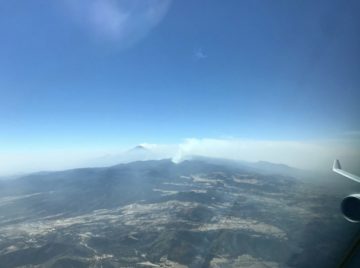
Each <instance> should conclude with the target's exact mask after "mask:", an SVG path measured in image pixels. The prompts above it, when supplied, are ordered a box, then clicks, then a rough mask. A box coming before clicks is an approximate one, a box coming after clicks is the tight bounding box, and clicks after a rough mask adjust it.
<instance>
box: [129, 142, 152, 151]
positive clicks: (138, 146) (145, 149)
mask: <svg viewBox="0 0 360 268" xmlns="http://www.w3.org/2000/svg"><path fill="white" fill-rule="evenodd" d="M129 151H130V152H148V151H149V149H148V148H146V147H145V146H144V145H141V144H139V145H136V146H135V147H134V148H132V149H130V150H129Z"/></svg>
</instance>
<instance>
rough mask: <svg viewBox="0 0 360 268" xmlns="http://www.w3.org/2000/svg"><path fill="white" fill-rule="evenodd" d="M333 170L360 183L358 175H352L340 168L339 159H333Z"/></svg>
mask: <svg viewBox="0 0 360 268" xmlns="http://www.w3.org/2000/svg"><path fill="white" fill-rule="evenodd" d="M333 171H334V172H336V173H338V174H340V175H342V176H344V177H347V178H349V179H350V180H353V181H356V182H358V183H360V177H358V176H356V175H353V174H351V173H349V172H347V171H345V170H342V169H341V165H340V161H339V160H337V159H336V160H335V161H334V165H333Z"/></svg>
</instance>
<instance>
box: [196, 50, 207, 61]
mask: <svg viewBox="0 0 360 268" xmlns="http://www.w3.org/2000/svg"><path fill="white" fill-rule="evenodd" d="M194 57H195V59H197V60H203V59H206V58H207V57H208V56H207V55H206V54H205V53H204V51H203V50H202V49H201V48H199V49H197V50H196V51H195V52H194Z"/></svg>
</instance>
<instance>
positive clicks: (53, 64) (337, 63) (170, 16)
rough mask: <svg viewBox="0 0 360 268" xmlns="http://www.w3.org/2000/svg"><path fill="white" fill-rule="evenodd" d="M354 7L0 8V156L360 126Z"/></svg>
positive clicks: (315, 134) (38, 1)
mask: <svg viewBox="0 0 360 268" xmlns="http://www.w3.org/2000/svg"><path fill="white" fill-rule="evenodd" d="M359 14H360V2H359V1H356V0H353V1H340V0H338V1H329V0H323V1H313V0H311V1H310V0H309V1H288V0H282V1H265V0H264V1H260V0H255V1H254V0H248V1H238V0H233V1H230V0H228V1H218V0H216V1H215V0H203V1H190V0H186V1H185V0H184V1H183V0H177V1H172V2H169V1H160V0H156V1H142V0H141V1H134V0H131V1H130V2H129V1H115V0H114V1H112V0H103V1H100V0H78V1H70V0H66V1H47V0H46V1H45V0H34V1H21V0H12V1H1V3H0V36H1V41H0V94H1V95H0V146H1V147H2V148H3V149H5V150H10V151H11V150H17V149H19V148H43V147H44V148H52V147H54V148H58V147H62V146H63V147H72V146H85V147H86V146H90V147H91V146H94V147H99V146H100V147H101V146H103V145H106V146H111V145H112V144H113V145H114V146H118V145H121V144H136V143H140V142H151V143H172V142H178V141H179V140H181V139H183V138H187V137H227V136H231V137H242V138H251V139H279V140H284V139H285V140H292V139H317V138H322V137H326V138H328V137H332V136H333V135H340V134H342V133H346V132H353V131H358V130H359V129H360V119H359V115H360V87H359V86H360V16H359Z"/></svg>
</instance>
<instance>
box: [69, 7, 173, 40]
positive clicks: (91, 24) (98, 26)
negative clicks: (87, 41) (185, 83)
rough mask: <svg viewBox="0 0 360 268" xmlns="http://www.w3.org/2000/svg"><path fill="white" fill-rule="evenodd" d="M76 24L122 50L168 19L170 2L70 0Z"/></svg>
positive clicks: (70, 8)
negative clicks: (120, 46) (117, 44)
mask: <svg viewBox="0 0 360 268" xmlns="http://www.w3.org/2000/svg"><path fill="white" fill-rule="evenodd" d="M66 3H67V6H68V7H69V9H68V10H70V11H71V14H73V18H74V19H75V21H76V22H77V23H79V24H80V25H82V26H85V27H86V28H87V29H88V30H89V31H90V32H91V33H93V34H95V36H97V37H98V38H105V39H109V40H113V41H117V42H118V43H119V44H121V45H123V46H128V45H131V44H133V43H135V42H137V41H139V40H140V39H142V38H144V37H145V36H146V35H147V34H148V33H149V32H150V31H151V30H152V29H153V28H154V27H156V26H157V25H158V24H159V23H160V22H161V20H162V19H163V18H164V16H165V15H166V13H167V11H168V9H169V7H170V4H171V0H69V1H67V2H66Z"/></svg>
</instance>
